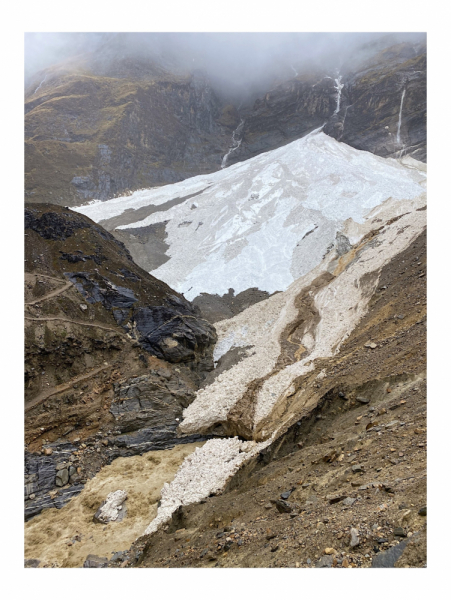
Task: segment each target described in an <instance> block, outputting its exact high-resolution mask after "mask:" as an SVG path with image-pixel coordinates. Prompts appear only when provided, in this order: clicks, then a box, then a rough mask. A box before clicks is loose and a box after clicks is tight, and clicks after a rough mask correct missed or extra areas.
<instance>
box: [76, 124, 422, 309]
mask: <svg viewBox="0 0 451 600" xmlns="http://www.w3.org/2000/svg"><path fill="white" fill-rule="evenodd" d="M417 164H418V167H416V165H417ZM423 170H424V165H422V164H421V163H417V162H416V161H414V160H412V159H409V160H407V159H406V160H395V159H385V158H381V157H378V156H375V155H373V154H371V153H369V152H362V151H360V150H356V149H354V148H351V147H350V146H347V145H346V144H342V143H340V142H337V141H336V140H334V139H333V138H330V137H329V136H327V135H326V134H324V133H322V132H321V131H319V130H317V131H315V132H312V133H311V134H309V135H308V136H306V137H304V138H301V139H299V140H296V141H295V142H292V143H290V144H287V145H286V146H283V147H282V148H278V149H277V150H272V151H270V152H267V153H265V154H260V155H259V156H256V157H255V158H252V159H250V160H247V161H245V162H242V163H237V164H235V165H233V166H231V167H228V168H225V169H223V170H221V171H218V172H216V173H210V174H208V175H199V176H197V177H193V178H190V179H187V180H185V181H182V182H179V183H176V184H172V185H166V186H163V187H160V188H153V189H149V190H141V191H138V192H135V193H133V194H132V195H131V196H126V197H121V198H115V199H113V200H109V201H107V202H102V201H92V202H91V203H90V204H88V205H85V206H80V207H77V208H75V209H74V210H76V211H78V212H80V213H82V214H85V215H86V216H88V217H89V218H91V219H93V220H94V221H97V222H102V221H104V220H106V219H109V218H111V217H117V216H120V215H122V214H123V213H124V212H125V211H126V210H127V211H128V214H129V212H130V209H132V210H136V209H139V208H143V207H146V206H159V205H163V204H165V203H167V202H168V201H170V200H174V199H176V198H181V199H182V198H184V197H186V196H192V195H193V194H197V195H196V196H194V197H193V196H192V197H190V198H188V199H187V200H186V201H185V202H182V203H181V204H178V205H176V206H173V207H172V208H169V209H168V210H161V211H158V212H155V213H153V214H151V215H150V216H148V217H147V218H145V219H143V220H141V221H137V222H134V223H129V224H127V225H120V226H119V227H118V229H129V228H139V227H145V226H147V225H150V224H153V223H160V222H162V221H168V223H167V225H166V233H167V238H166V240H165V241H166V243H167V244H168V245H169V250H168V251H167V255H168V256H170V260H168V261H167V262H166V263H165V264H163V265H161V266H160V267H159V268H158V269H155V270H154V271H152V275H154V276H155V277H157V278H158V279H161V280H163V281H164V282H166V283H167V284H168V285H170V286H171V287H172V288H174V289H175V290H177V291H178V292H181V293H183V294H184V295H185V297H186V298H187V299H188V300H192V299H193V298H195V297H196V296H198V295H199V294H200V293H202V292H207V293H210V294H219V295H223V294H225V293H227V292H228V290H229V288H233V289H234V290H235V293H236V294H238V293H239V292H241V291H244V290H246V289H248V288H250V287H257V288H259V289H260V290H264V291H267V292H269V293H272V292H275V291H285V290H286V289H287V288H288V287H289V285H290V284H291V283H292V282H293V281H295V280H296V279H298V278H299V277H301V276H303V275H305V274H307V273H308V272H309V271H311V270H312V269H313V268H314V267H315V266H317V265H318V264H319V263H320V262H321V261H322V259H323V256H324V255H325V253H326V252H327V250H328V249H330V247H331V244H333V243H334V241H335V236H336V233H337V231H341V230H342V229H343V226H344V223H345V222H346V221H348V223H347V228H348V229H350V230H352V227H350V223H351V224H352V222H354V223H356V224H361V223H363V222H364V221H365V218H366V216H367V215H368V214H369V213H370V212H371V210H372V209H374V208H375V207H376V206H379V205H381V204H382V203H383V202H385V201H386V200H388V199H390V198H391V199H392V200H401V199H403V200H408V199H413V198H415V197H417V196H418V195H419V194H420V193H422V192H423V191H424V190H423V187H422V185H421V183H422V182H423V181H424V180H425V178H426V175H425V173H424V172H423ZM349 220H351V221H350V222H349ZM357 241H358V239H356V238H354V239H351V243H356V242H357Z"/></svg>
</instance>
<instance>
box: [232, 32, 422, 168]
mask: <svg viewBox="0 0 451 600" xmlns="http://www.w3.org/2000/svg"><path fill="white" fill-rule="evenodd" d="M338 77H339V75H337V74H336V73H322V74H321V73H318V74H316V75H310V76H305V77H302V76H300V77H297V78H296V79H293V80H291V81H288V82H285V83H283V84H281V85H279V86H277V87H276V88H274V89H273V90H270V92H268V93H267V94H266V95H265V96H264V97H263V98H261V99H259V100H257V101H256V102H255V103H254V106H253V107H252V109H248V110H246V111H243V112H242V117H243V118H244V120H245V124H244V128H243V133H242V142H241V145H240V147H239V148H238V149H237V150H236V151H234V152H233V153H232V154H231V155H230V159H229V161H228V164H233V163H236V162H239V161H242V160H246V159H248V158H251V157H252V156H256V155H257V154H260V153H261V152H267V151H268V150H272V149H274V148H277V147H279V146H283V145H284V144H287V143H289V142H291V141H293V140H295V139H298V138H300V137H303V136H304V135H306V134H307V133H309V132H310V131H312V130H313V129H315V128H318V127H322V126H324V129H323V131H324V132H325V133H327V134H328V135H330V136H332V137H334V138H336V139H337V140H339V141H341V142H344V143H346V144H349V145H350V146H353V147H354V148H357V149H359V150H367V151H369V152H373V153H374V154H378V155H379V156H384V157H395V158H398V157H400V156H405V155H410V156H413V157H414V158H416V159H417V160H422V161H424V162H426V47H425V46H419V45H414V44H407V43H405V44H399V45H396V46H393V47H391V48H388V49H386V50H384V51H382V52H380V53H379V54H378V55H376V56H375V57H374V58H373V59H372V60H371V61H368V62H366V63H363V64H357V65H347V66H346V65H345V67H344V68H343V72H342V73H341V81H340V85H343V87H342V89H341V91H340V103H339V106H338V102H337V99H338V90H337V83H336V81H335V79H336V78H338ZM401 101H402V110H401ZM337 108H338V110H337ZM400 112H401V119H400V116H399V115H400ZM398 127H399V131H398Z"/></svg>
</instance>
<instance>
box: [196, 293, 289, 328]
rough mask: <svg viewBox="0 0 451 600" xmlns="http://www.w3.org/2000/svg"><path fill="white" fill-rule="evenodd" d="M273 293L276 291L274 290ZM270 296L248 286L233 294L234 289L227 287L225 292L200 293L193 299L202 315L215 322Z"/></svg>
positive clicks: (228, 317)
mask: <svg viewBox="0 0 451 600" xmlns="http://www.w3.org/2000/svg"><path fill="white" fill-rule="evenodd" d="M274 293H275V294H276V293H277V292H274ZM270 296H272V294H268V292H262V291H261V290H259V289H258V288H249V289H248V290H244V291H243V292H240V293H239V294H237V295H236V296H235V290H233V289H232V288H230V289H229V291H228V293H227V294H224V295H223V296H218V295H217V294H200V296H197V297H196V298H194V300H193V304H194V306H196V307H197V308H199V310H200V312H201V314H202V316H203V317H204V318H205V319H208V320H209V321H210V323H216V322H218V321H222V320H223V319H231V318H232V317H234V316H235V315H237V314H239V313H240V312H242V311H243V310H246V308H249V306H252V305H253V304H256V303H257V302H261V301H262V300H266V299H267V298H269V297H270Z"/></svg>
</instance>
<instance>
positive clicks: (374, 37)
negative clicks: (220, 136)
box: [25, 33, 425, 88]
mask: <svg viewBox="0 0 451 600" xmlns="http://www.w3.org/2000/svg"><path fill="white" fill-rule="evenodd" d="M387 35H390V36H392V39H393V40H394V41H403V40H408V41H413V40H419V39H421V38H422V39H425V35H424V34H407V33H402V34H385V33H26V34H25V78H26V80H28V79H29V78H30V77H33V76H34V75H35V74H36V73H37V72H38V71H40V70H42V69H44V68H46V67H48V66H50V65H52V64H55V63H58V62H61V61H63V60H65V59H67V58H69V57H71V56H75V55H78V54H84V53H87V52H99V53H100V52H102V53H106V52H108V51H111V49H114V52H113V60H114V59H115V58H116V57H117V56H118V48H119V49H120V53H122V55H128V56H131V57H133V56H136V57H139V58H144V59H145V58H150V59H156V60H158V61H159V62H161V61H162V64H163V65H165V66H166V68H169V69H170V68H171V66H179V67H181V68H184V69H189V70H191V69H194V68H202V69H205V70H206V71H207V72H208V74H209V76H210V77H212V78H213V79H214V80H216V84H217V85H219V86H220V87H221V86H223V87H227V86H231V87H233V86H235V87H236V88H240V87H246V86H247V87H252V86H253V85H257V86H258V83H259V82H261V83H262V84H263V85H268V82H270V81H271V80H273V79H275V78H277V77H281V78H286V77H288V76H289V75H290V73H292V74H293V75H294V74H295V72H296V71H302V70H304V69H311V68H315V69H316V68H321V67H322V68H324V69H326V70H327V69H329V70H330V69H335V68H338V67H340V65H341V64H342V63H343V62H345V61H346V59H347V58H349V57H350V56H352V55H353V54H354V53H355V52H356V51H357V49H359V52H362V50H361V49H362V46H364V45H365V44H372V43H374V42H375V41H378V40H383V39H384V38H385V37H386V36H387ZM393 36H394V37H393Z"/></svg>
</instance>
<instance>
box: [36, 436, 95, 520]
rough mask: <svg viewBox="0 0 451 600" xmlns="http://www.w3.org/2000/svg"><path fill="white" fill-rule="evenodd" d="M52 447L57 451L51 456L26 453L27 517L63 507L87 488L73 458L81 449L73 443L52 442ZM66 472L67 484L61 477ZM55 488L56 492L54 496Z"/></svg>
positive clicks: (65, 479)
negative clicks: (72, 461)
mask: <svg viewBox="0 0 451 600" xmlns="http://www.w3.org/2000/svg"><path fill="white" fill-rule="evenodd" d="M50 447H51V448H52V450H53V453H52V454H51V455H50V456H42V455H36V454H31V453H28V452H27V453H26V454H25V520H28V519H30V518H31V517H34V516H35V515H37V514H39V513H40V512H41V511H42V510H44V509H45V508H61V507H62V506H64V505H65V504H66V503H67V502H69V500H70V499H71V498H73V497H74V496H76V495H78V494H79V493H80V492H81V490H82V489H83V487H84V486H83V485H82V484H81V483H79V477H78V475H77V473H76V470H75V469H74V468H73V467H71V466H70V461H69V459H70V456H71V454H72V452H74V451H75V450H76V449H77V448H76V447H75V446H74V445H72V444H70V443H61V444H52V445H51V446H50ZM58 467H62V468H58ZM69 470H71V473H70V475H69ZM62 471H65V476H64V483H63V482H62V480H61V473H62ZM67 484H69V487H66V488H65V489H61V490H57V489H56V488H57V487H62V486H65V485H67ZM51 491H53V492H54V494H51V495H50V494H49V492H51Z"/></svg>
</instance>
